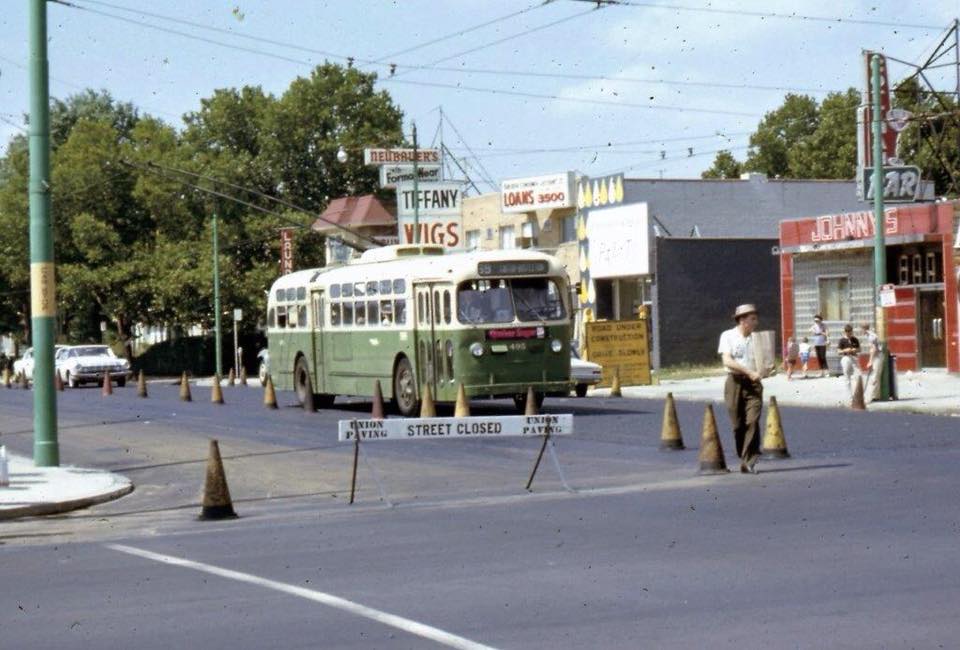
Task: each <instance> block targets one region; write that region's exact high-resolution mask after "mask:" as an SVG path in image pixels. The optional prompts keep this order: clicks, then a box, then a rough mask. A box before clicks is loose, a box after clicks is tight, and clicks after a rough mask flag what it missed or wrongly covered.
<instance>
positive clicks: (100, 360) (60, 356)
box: [56, 345, 130, 388]
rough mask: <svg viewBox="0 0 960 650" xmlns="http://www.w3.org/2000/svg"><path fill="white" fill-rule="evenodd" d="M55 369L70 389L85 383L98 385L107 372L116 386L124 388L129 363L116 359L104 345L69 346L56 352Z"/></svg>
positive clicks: (111, 351) (128, 371)
mask: <svg viewBox="0 0 960 650" xmlns="http://www.w3.org/2000/svg"><path fill="white" fill-rule="evenodd" d="M56 369H57V373H59V375H60V379H61V380H62V381H63V383H64V384H66V385H67V386H70V388H76V387H77V386H79V385H80V384H85V383H87V382H92V383H97V384H100V383H102V382H103V374H104V373H105V372H108V371H109V373H110V379H111V380H112V381H116V382H117V386H125V385H126V383H127V376H128V375H129V374H130V363H129V362H128V361H127V360H126V359H120V358H118V357H117V355H115V354H114V353H113V350H111V349H110V347H109V346H106V345H69V346H65V347H63V348H62V349H61V350H59V351H58V352H57V355H56Z"/></svg>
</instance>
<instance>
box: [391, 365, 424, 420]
mask: <svg viewBox="0 0 960 650" xmlns="http://www.w3.org/2000/svg"><path fill="white" fill-rule="evenodd" d="M393 405H394V406H395V407H396V409H397V410H398V411H400V415H402V416H403V417H405V418H412V417H416V416H417V415H418V414H419V413H418V411H419V410H420V400H418V399H417V381H416V379H415V377H414V375H413V368H412V367H411V366H410V361H409V360H408V359H407V358H406V357H401V359H400V361H398V362H397V367H396V369H394V371H393Z"/></svg>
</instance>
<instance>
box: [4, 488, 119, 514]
mask: <svg viewBox="0 0 960 650" xmlns="http://www.w3.org/2000/svg"><path fill="white" fill-rule="evenodd" d="M124 481H126V485H122V486H120V487H118V488H116V489H114V490H112V491H110V492H105V493H103V494H96V495H92V496H89V497H80V498H77V499H70V500H67V501H46V502H41V503H31V504H28V505H23V506H11V507H9V508H0V521H3V520H6V519H20V518H22V517H40V516H43V515H58V514H62V513H64V512H70V511H72V510H80V509H82V508H88V507H90V506H95V505H97V504H98V503H105V502H107V501H113V500H114V499H119V498H120V497H122V496H125V495H127V494H130V493H131V492H133V490H134V486H133V483H131V482H130V481H129V479H124Z"/></svg>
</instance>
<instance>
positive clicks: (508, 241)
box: [500, 226, 517, 250]
mask: <svg viewBox="0 0 960 650" xmlns="http://www.w3.org/2000/svg"><path fill="white" fill-rule="evenodd" d="M515 232H516V229H515V228H514V227H513V226H500V248H501V249H502V250H509V249H511V248H516V247H517V238H516V235H515Z"/></svg>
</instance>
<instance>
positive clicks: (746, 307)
mask: <svg viewBox="0 0 960 650" xmlns="http://www.w3.org/2000/svg"><path fill="white" fill-rule="evenodd" d="M756 313H757V306H756V305H751V304H750V303H746V304H743V305H740V306H739V307H737V309H736V311H734V312H733V320H737V319H738V318H740V317H741V316H746V315H747V314H756Z"/></svg>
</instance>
